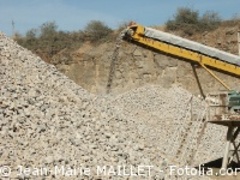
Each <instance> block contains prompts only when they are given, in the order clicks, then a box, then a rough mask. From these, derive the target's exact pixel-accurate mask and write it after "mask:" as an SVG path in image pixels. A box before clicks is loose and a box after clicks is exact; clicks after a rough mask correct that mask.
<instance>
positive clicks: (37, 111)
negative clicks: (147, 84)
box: [0, 33, 207, 180]
mask: <svg viewBox="0 0 240 180" xmlns="http://www.w3.org/2000/svg"><path fill="white" fill-rule="evenodd" d="M0 83H1V86H0V140H1V141H0V168H4V167H10V168H11V173H10V175H9V178H8V177H6V178H5V179H99V180H100V179H162V178H164V177H165V179H186V176H180V177H179V176H177V175H169V171H168V167H169V166H170V165H172V164H173V162H172V161H171V159H170V160H169V159H168V158H167V156H165V154H164V153H163V152H165V151H163V150H162V149H163V147H161V146H162V145H164V144H163V143H161V140H158V139H154V137H155V138H160V139H161V138H162V139H165V140H167V139H168V137H170V134H169V132H170V129H172V128H174V126H172V125H171V126H170V125H169V131H163V129H166V128H163V127H162V128H161V129H160V131H159V132H160V133H161V131H162V133H163V134H162V135H161V134H158V132H157V131H155V132H154V133H156V136H153V137H152V136H149V137H148V136H147V135H149V134H152V133H149V132H151V131H150V130H151V129H152V127H154V126H156V125H155V124H154V123H155V122H156V121H157V119H158V118H159V116H160V115H161V114H162V113H165V114H162V116H161V119H160V120H159V124H158V126H157V127H160V126H162V125H163V124H164V125H165V127H168V126H167V125H168V123H169V124H171V123H170V120H171V118H173V121H172V122H173V123H176V120H177V119H179V118H176V117H175V115H174V114H171V115H170V114H169V113H175V114H176V112H177V113H179V114H183V113H184V112H183V111H182V110H181V108H179V106H182V104H184V103H186V102H187V101H189V96H188V95H187V96H186V97H185V96H184V94H185V93H186V91H183V92H179V93H178V92H175V91H176V89H173V90H172V93H175V94H177V96H175V95H174V96H175V97H176V99H174V101H176V102H175V104H174V103H173V105H169V106H168V104H169V102H168V100H169V99H171V97H172V96H173V95H172V96H171V95H170V94H161V96H156V95H159V93H158V92H157V91H156V92H153V91H151V88H149V90H147V91H146V92H144V91H145V90H146V89H145V90H143V89H139V90H136V92H135V91H133V92H130V93H129V94H127V96H126V94H125V96H124V95H123V96H119V97H118V98H117V99H115V100H113V101H112V100H109V99H102V98H97V97H95V96H94V95H92V94H89V93H88V92H87V91H85V90H84V89H82V88H81V87H80V86H78V85H76V84H75V83H74V82H72V81H71V80H69V79H68V78H67V77H65V76H64V75H63V74H61V73H59V72H58V71H57V70H56V68H55V67H54V66H52V65H49V64H46V63H44V62H43V61H42V60H41V59H40V58H39V57H37V56H35V55H34V54H32V53H31V52H30V51H28V50H26V49H24V48H22V47H20V46H18V45H17V44H16V43H15V42H14V41H12V40H11V39H9V38H7V37H6V36H4V35H3V34H1V33H0ZM141 90H142V92H138V91H141ZM137 92H138V93H139V97H138V96H136V97H134V95H133V97H129V96H131V93H132V94H136V95H137ZM141 93H143V94H141ZM144 93H147V94H144ZM181 93H183V94H181ZM143 95H144V96H145V95H148V96H149V97H147V96H146V97H144V99H142V101H141V102H140V103H139V102H138V101H137V99H136V98H138V100H141V98H143ZM126 98H127V99H129V100H128V101H129V102H127V103H128V104H124V102H126ZM156 98H157V99H156ZM96 99H97V101H96ZM164 99H166V100H164ZM156 100H157V101H156ZM160 100H162V101H160ZM180 100H182V101H180ZM104 101H105V102H104ZM143 101H146V103H145V104H144V102H143ZM151 101H154V102H157V104H152V106H150V104H149V102H151ZM96 102H97V103H96ZM110 104H111V107H109V106H110ZM100 105H101V107H99V106H100ZM118 105H119V107H117V106H118ZM124 106H125V108H124ZM127 106H129V107H127ZM158 106H159V107H158ZM113 107H114V108H113ZM128 108H129V109H128ZM135 108H136V109H139V110H141V111H142V112H141V113H140V111H139V112H138V113H139V115H138V116H135V115H137V114H136V113H137V111H136V110H134V109H135ZM159 108H160V109H159ZM161 108H165V109H161ZM172 108H173V109H172ZM174 108H176V109H174ZM132 109H133V110H134V111H132ZM168 109H169V111H168V112H165V111H167V110H168ZM126 110H128V111H130V112H127V111H126ZM131 111H132V114H131ZM146 111H152V112H155V113H156V114H152V116H151V117H146V118H145V117H144V116H143V114H144V113H145V112H146ZM121 114H122V115H121ZM163 115H164V116H163ZM136 117H137V118H139V122H138V121H137V120H138V119H136ZM181 117H182V115H181ZM152 118H153V119H152ZM154 118H156V119H154ZM151 120H152V121H153V122H151ZM155 120H156V121H155ZM151 123H153V124H151ZM155 130H156V129H155ZM159 142H160V144H158V143H159ZM140 165H142V166H143V167H144V170H141V174H142V175H139V173H138V175H137V176H135V175H136V173H137V171H139V169H138V168H139V166H140ZM119 166H120V168H119V169H120V170H118V169H117V167H119ZM124 166H126V171H125V172H126V174H125V175H124V172H123V171H124V170H123V169H124ZM149 166H151V167H152V168H151V173H149V171H147V170H148V167H149ZM98 167H100V168H102V169H103V167H106V169H107V170H106V171H104V170H101V172H100V171H98ZM111 167H114V170H115V173H117V175H116V174H115V173H114V172H113V171H111ZM56 168H57V172H56V171H55V170H56ZM22 169H24V170H25V171H24V172H23V173H22ZM59 169H60V170H59ZM130 169H132V172H131V173H130ZM41 170H42V171H41ZM117 170H118V171H117ZM89 171H90V172H89ZM103 171H104V172H105V173H104V172H103ZM1 172H3V170H2V171H1ZM4 172H5V170H4ZM6 172H8V171H7V170H6ZM84 173H85V174H84ZM129 173H130V175H128V174H129ZM114 174H115V176H114ZM143 174H145V175H143ZM187 177H188V179H197V176H193V177H191V176H187ZM0 178H2V177H0ZM204 178H206V177H204ZM206 179H207V178H206Z"/></svg>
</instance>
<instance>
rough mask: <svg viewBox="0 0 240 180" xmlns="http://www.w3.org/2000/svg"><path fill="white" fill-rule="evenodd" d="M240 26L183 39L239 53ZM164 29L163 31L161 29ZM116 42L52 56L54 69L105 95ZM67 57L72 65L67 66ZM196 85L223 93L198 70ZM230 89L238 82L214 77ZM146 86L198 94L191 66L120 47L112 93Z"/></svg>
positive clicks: (130, 46)
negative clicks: (173, 87) (176, 86)
mask: <svg viewBox="0 0 240 180" xmlns="http://www.w3.org/2000/svg"><path fill="white" fill-rule="evenodd" d="M239 26H240V22H232V21H231V22H224V23H222V24H221V26H220V27H219V28H217V29H216V30H214V31H209V32H207V31H206V32H203V33H197V34H194V35H192V36H186V35H185V36H184V35H183V34H182V33H181V32H171V33H173V34H176V35H182V36H184V38H188V39H190V40H194V41H197V42H200V43H203V44H205V45H208V46H211V47H216V48H218V49H221V50H224V51H226V52H230V53H233V54H237V53H238V46H237V31H238V29H239ZM161 29H163V28H161ZM114 47H115V42H114V41H108V42H103V43H101V44H98V45H93V44H91V43H90V42H85V43H84V44H83V45H82V46H81V47H80V48H79V49H77V50H74V51H71V52H68V53H66V52H65V51H64V50H63V51H62V52H60V53H58V54H57V55H55V56H54V58H53V60H52V61H50V62H51V63H54V64H55V65H56V67H57V68H58V69H59V70H60V71H61V72H63V73H65V74H66V75H67V76H68V77H69V78H71V79H73V80H74V81H75V82H76V83H77V84H79V85H81V86H82V87H84V88H85V89H87V90H89V91H90V92H92V93H95V94H104V93H105V92H106V86H107V79H108V73H109V66H110V62H111V60H112V54H113V51H114ZM69 57H71V61H70V62H69V61H68V60H69ZM196 71H197V74H198V75H199V81H200V83H201V86H202V89H203V91H204V93H209V92H211V91H215V90H222V89H224V88H223V87H222V86H221V85H220V84H219V82H217V81H216V80H215V79H214V78H212V77H211V76H210V75H209V74H208V73H207V72H205V70H203V69H201V68H197V70H196ZM217 74H218V75H219V77H220V78H222V79H223V80H224V81H225V82H226V83H227V84H229V86H230V87H231V88H235V89H239V86H238V83H239V79H238V78H234V77H232V76H229V75H226V74H222V73H217ZM146 83H150V84H159V85H162V86H163V87H170V86H171V84H179V85H181V86H182V87H184V88H186V89H187V90H189V91H191V92H192V93H194V94H195V95H197V94H200V91H199V87H198V84H197V80H196V77H195V76H194V72H193V69H192V67H191V64H190V63H187V62H184V61H181V60H178V59H174V58H172V57H168V56H165V55H162V54H161V53H156V52H153V51H151V50H148V49H146V48H142V47H139V46H136V45H133V44H131V43H128V42H123V43H122V44H121V48H120V52H119V56H118V59H117V64H116V71H115V74H114V80H113V92H114V93H117V94H118V93H122V92H125V91H127V90H130V89H133V88H137V87H140V86H142V85H145V84H146Z"/></svg>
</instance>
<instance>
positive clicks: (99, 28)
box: [84, 20, 113, 42]
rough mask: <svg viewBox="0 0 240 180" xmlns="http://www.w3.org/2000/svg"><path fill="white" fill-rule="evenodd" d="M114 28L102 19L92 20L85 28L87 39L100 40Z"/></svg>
mask: <svg viewBox="0 0 240 180" xmlns="http://www.w3.org/2000/svg"><path fill="white" fill-rule="evenodd" d="M112 31H113V30H112V29H111V28H109V27H108V26H107V25H105V24H104V23H103V22H101V21H97V20H93V21H90V22H89V23H88V24H87V26H86V27H85V29H84V34H85V37H86V39H87V40H90V41H91V42H98V41H100V40H102V39H104V38H106V37H107V36H109V35H110V34H111V33H112Z"/></svg>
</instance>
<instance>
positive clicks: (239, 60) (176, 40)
mask: <svg viewBox="0 0 240 180" xmlns="http://www.w3.org/2000/svg"><path fill="white" fill-rule="evenodd" d="M144 35H145V36H146V37H150V38H152V39H155V40H159V41H162V42H167V43H170V44H173V45H177V46H179V47H182V48H186V49H190V50H193V51H196V52H199V53H201V54H204V55H207V56H210V57H215V58H217V59H220V60H223V61H227V62H229V63H231V64H235V65H237V66H240V56H237V55H233V54H230V53H227V52H224V51H221V50H218V49H216V48H212V47H209V46H205V45H203V44H201V43H197V42H194V41H190V40H187V39H184V38H181V37H178V36H175V35H172V34H169V33H166V32H162V31H159V30H155V29H152V28H148V27H144Z"/></svg>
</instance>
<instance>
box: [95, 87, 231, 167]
mask: <svg viewBox="0 0 240 180" xmlns="http://www.w3.org/2000/svg"><path fill="white" fill-rule="evenodd" d="M103 99H104V100H105V102H104V104H105V105H103V104H101V103H102V102H103V101H102V100H99V101H98V102H99V105H98V107H99V108H100V109H102V111H108V112H109V114H113V115H115V116H117V117H118V118H122V119H128V125H129V126H131V127H132V129H136V130H137V131H138V133H139V135H140V136H142V137H143V138H144V139H145V142H146V143H147V144H148V145H150V146H152V147H155V148H157V149H158V150H159V151H160V152H161V154H162V155H164V157H167V159H168V160H170V162H174V163H175V164H178V165H179V166H180V167H181V166H186V165H192V166H194V167H195V166H198V165H199V164H206V163H208V162H210V161H213V160H216V159H218V158H221V157H222V156H223V151H224V148H225V138H226V137H225V136H226V131H227V128H226V127H222V126H218V125H214V124H210V123H206V121H207V118H208V105H207V104H206V103H205V102H204V101H202V100H201V99H199V98H197V97H194V96H193V95H192V94H191V93H190V92H188V91H186V90H185V89H183V88H181V87H179V86H177V85H173V86H172V87H171V88H169V89H166V88H163V87H161V86H158V85H147V86H143V87H141V88H138V89H135V90H132V91H128V92H126V93H124V94H121V95H118V96H116V97H110V96H109V97H104V98H103ZM103 109H104V110H103ZM216 134H217V135H216Z"/></svg>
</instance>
